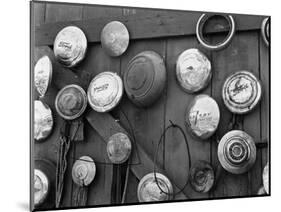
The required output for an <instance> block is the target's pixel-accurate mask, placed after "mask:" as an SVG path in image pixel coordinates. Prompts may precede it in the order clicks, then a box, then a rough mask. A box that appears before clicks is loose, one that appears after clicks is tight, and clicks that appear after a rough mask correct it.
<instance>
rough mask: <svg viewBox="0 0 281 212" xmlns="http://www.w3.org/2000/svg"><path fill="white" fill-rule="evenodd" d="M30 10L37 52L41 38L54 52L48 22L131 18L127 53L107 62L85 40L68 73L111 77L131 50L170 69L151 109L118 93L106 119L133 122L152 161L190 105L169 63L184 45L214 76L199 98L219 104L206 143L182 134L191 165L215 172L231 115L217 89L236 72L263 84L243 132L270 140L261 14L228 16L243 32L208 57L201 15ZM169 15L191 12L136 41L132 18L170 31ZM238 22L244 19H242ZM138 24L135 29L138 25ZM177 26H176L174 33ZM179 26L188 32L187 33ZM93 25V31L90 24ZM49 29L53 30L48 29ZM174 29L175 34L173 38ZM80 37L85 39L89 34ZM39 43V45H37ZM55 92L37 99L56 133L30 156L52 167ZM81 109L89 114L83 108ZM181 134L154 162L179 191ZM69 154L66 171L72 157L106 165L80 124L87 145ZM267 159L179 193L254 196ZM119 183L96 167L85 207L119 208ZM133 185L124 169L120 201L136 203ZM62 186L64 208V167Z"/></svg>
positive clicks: (110, 171) (95, 140) (54, 7)
mask: <svg viewBox="0 0 281 212" xmlns="http://www.w3.org/2000/svg"><path fill="white" fill-rule="evenodd" d="M33 5H34V17H33V18H34V24H35V26H36V28H34V32H36V33H35V34H34V36H35V37H34V39H35V40H36V41H35V43H36V45H37V44H38V45H39V46H36V49H38V48H39V47H40V45H42V43H44V42H45V41H46V42H47V44H48V45H49V47H50V48H52V44H51V43H50V42H49V40H48V39H49V38H46V39H45V41H44V42H43V40H44V39H43V40H42V39H41V38H42V34H40V30H41V31H42V30H43V31H44V29H45V28H44V26H48V27H50V26H52V24H54V26H56V27H57V26H58V25H56V24H57V23H60V22H61V23H66V24H67V23H68V24H70V23H82V24H84V23H87V22H83V21H88V20H101V22H102V21H103V20H107V19H106V18H109V19H114V20H115V19H116V20H123V19H124V20H129V22H130V21H132V20H133V21H134V24H135V25H136V27H135V28H133V27H132V28H129V27H128V30H129V32H130V34H131V35H132V36H133V37H136V39H132V40H130V44H129V47H128V49H127V51H126V52H125V54H124V55H122V56H121V57H118V58H111V57H109V56H108V55H106V54H105V52H104V51H103V49H102V48H101V45H100V43H99V42H98V41H97V42H96V41H95V42H89V44H88V45H89V48H88V51H87V56H86V58H85V60H84V61H83V62H82V63H81V65H79V66H78V67H77V68H76V69H75V70H73V72H74V73H75V74H76V75H78V77H79V78H80V79H82V80H83V79H86V78H87V79H89V78H92V77H94V76H95V75H97V74H98V73H100V72H103V71H112V72H116V73H118V74H119V75H121V76H122V73H123V71H124V70H125V69H126V66H127V63H128V61H129V60H130V59H131V58H132V57H133V56H135V55H136V54H137V53H139V52H141V51H144V50H153V51H156V52H157V53H159V54H160V55H161V56H162V57H163V58H164V60H165V64H166V67H167V72H168V81H167V84H166V88H165V90H164V92H163V94H162V96H161V98H160V99H159V100H158V101H157V102H156V103H155V104H153V105H152V106H151V107H149V108H146V109H142V108H137V107H136V106H134V105H133V104H132V103H131V102H130V101H129V100H128V98H127V97H126V95H124V96H123V98H122V101H121V103H120V105H119V106H118V107H117V108H116V109H115V110H114V111H113V112H111V115H113V117H114V118H116V119H119V120H120V125H121V126H123V127H124V128H125V129H127V130H128V131H129V130H130V129H129V127H128V123H127V121H126V120H125V119H124V117H123V116H122V114H121V113H120V109H122V110H123V111H125V113H126V114H127V116H128V118H129V120H130V122H131V123H132V126H133V129H134V134H135V136H136V142H137V143H138V144H139V145H140V146H141V147H142V148H143V149H144V151H145V152H146V153H147V154H148V155H149V156H150V157H151V158H153V153H154V151H155V148H156V143H157V141H158V140H159V137H160V135H161V134H162V132H163V130H164V128H165V127H166V126H167V125H169V120H172V121H173V122H174V123H176V124H179V125H180V126H182V127H183V128H184V129H185V124H184V114H185V111H186V107H187V105H188V104H189V103H190V102H191V101H192V99H193V98H194V95H192V94H187V93H185V92H184V91H183V90H182V89H181V88H180V86H179V85H178V84H177V82H176V77H175V64H176V59H177V57H178V55H179V54H180V53H181V52H182V51H184V50H186V49H188V48H198V49H200V50H201V51H202V52H204V53H205V54H206V55H207V56H208V58H209V59H210V61H211V64H212V71H213V78H212V80H211V83H210V84H209V86H208V87H207V88H206V89H204V90H203V91H202V92H200V93H205V94H209V95H211V96H212V97H213V98H214V99H215V100H216V101H217V102H218V104H219V107H220V111H221V121H220V124H219V128H218V130H217V133H216V134H215V135H214V136H212V137H211V138H210V139H209V140H208V141H204V142H203V141H199V140H196V139H194V138H193V137H191V136H190V134H189V133H188V132H187V131H186V136H187V138H188V142H189V145H190V148H191V157H192V162H195V161H196V160H199V159H201V160H206V161H208V162H210V163H211V164H212V165H213V167H214V169H215V170H217V168H218V167H219V162H218V158H217V141H218V140H219V139H220V138H221V137H222V136H223V135H224V134H225V133H226V132H227V131H228V130H229V123H230V121H231V119H232V114H231V113H230V112H229V111H228V110H227V109H226V107H225V106H224V104H223V101H222V97H221V89H222V84H223V82H224V80H225V79H226V77H227V76H229V75H230V74H232V73H234V72H235V71H237V70H249V71H251V72H252V73H254V74H255V76H257V77H258V78H259V79H260V80H261V83H262V86H263V96H262V101H261V104H260V105H259V106H258V107H257V108H256V109H255V110H254V111H253V112H251V113H250V114H247V115H245V116H243V117H239V124H240V126H241V127H242V129H244V130H245V131H246V132H247V133H249V134H250V135H251V136H253V138H254V139H255V141H256V142H269V51H268V48H267V47H266V46H265V44H264V42H263V40H262V37H261V34H260V29H259V25H260V23H261V20H262V19H263V17H260V16H246V15H244V16H243V15H235V16H234V18H235V19H236V20H237V22H238V23H237V26H238V28H239V27H241V28H240V29H239V31H238V32H237V33H236V34H235V36H234V39H233V40H232V42H231V44H230V45H229V46H228V47H227V48H226V49H224V50H222V51H218V52H211V51H208V50H205V49H203V48H202V47H201V46H200V44H199V43H198V41H197V39H196V36H195V34H194V32H195V30H194V27H195V25H196V20H197V18H198V17H199V16H200V14H201V13H195V12H182V11H181V12H179V11H178V12H177V11H170V12H169V11H162V10H146V9H136V8H121V7H102V6H90V5H87V6H83V5H73V4H54V3H34V4H33ZM171 14H172V15H176V16H177V15H178V16H179V17H180V16H181V15H183V14H184V15H185V14H189V15H190V17H191V18H190V19H188V20H186V19H184V20H182V19H179V20H181V22H175V27H174V28H173V31H169V29H170V28H168V27H167V28H165V30H166V31H165V30H164V31H163V32H162V31H161V33H162V36H159V37H158V38H149V37H148V35H147V34H146V35H145V37H144V39H141V33H142V30H141V26H139V24H140V23H139V22H138V20H140V19H141V18H142V17H144V16H146V17H150V19H151V22H153V21H154V20H158V19H154V18H159V19H160V22H159V25H160V26H162V27H165V26H166V25H167V26H169V19H168V18H166V19H163V21H162V22H161V17H169V16H170V15H171ZM148 20H149V19H148ZM243 20H245V22H244V21H243ZM247 20H248V22H247ZM75 21H77V22H75ZM129 22H128V23H129ZM46 24H47V25H46ZM48 24H49V25H48ZM104 24H105V23H104ZM125 24H126V23H125ZM59 26H60V25H59ZM84 26H85V25H84ZM138 26H139V27H140V28H138ZM176 26H179V27H178V28H176ZM185 26H186V27H187V28H185ZM40 27H41V28H40ZM92 27H93V28H94V27H95V26H92ZM144 27H145V26H144ZM188 27H189V28H191V29H189V28H188ZM192 27H193V28H192ZM35 29H36V31H35ZM161 29H162V28H161ZM49 30H50V31H52V29H51V28H50V29H49ZM134 30H135V31H136V33H135V31H134ZM149 30H150V31H151V33H153V32H154V31H155V34H157V33H158V34H160V32H159V30H158V31H157V28H151V29H149ZM188 30H189V31H190V32H189V33H187V34H186V35H184V34H182V33H180V32H181V31H182V32H185V31H188ZM44 32H45V31H44ZM143 32H144V33H146V30H145V29H143ZM165 32H167V36H166V35H165ZM177 32H179V33H178V34H177ZM37 33H38V34H37ZM85 33H86V36H87V32H85ZM97 33H98V32H96V34H97ZM137 33H138V34H137ZM36 36H37V37H36ZM38 36H39V38H40V39H39V38H38ZM40 36H41V37H40ZM52 36H55V35H52ZM90 36H91V38H92V37H93V41H94V35H92V34H91V35H90ZM220 36H221V35H220V33H213V34H212V35H211V39H213V40H215V39H219V38H220ZM43 38H44V36H43ZM41 41H42V43H41V44H40V42H41ZM48 42H49V43H48ZM38 57H39V56H38V53H36V51H35V55H34V60H33V61H32V62H33V64H35V62H36V60H38ZM85 76H86V78H85ZM86 85H87V83H86V84H84V87H86ZM59 89H60V87H59V86H56V85H54V84H52V87H51V88H50V90H49V91H48V93H47V95H46V97H44V98H43V99H42V101H43V102H46V103H47V104H48V105H49V106H50V107H51V109H52V111H53V113H54V118H55V128H54V131H53V133H52V135H51V136H50V137H49V138H48V139H47V140H46V141H45V142H42V143H35V156H40V157H44V158H47V159H50V160H52V161H54V162H55V158H56V154H57V148H58V135H59V129H60V126H61V123H62V119H61V118H60V117H59V116H58V115H57V114H56V111H55V108H54V99H55V96H56V93H57V92H58V90H59ZM34 98H35V99H36V98H38V97H37V95H36V94H35V95H34ZM87 110H91V109H90V108H88V109H87ZM181 136H182V135H181V134H180V133H179V132H178V131H177V130H171V131H169V132H168V133H167V134H166V136H165V138H164V142H163V144H162V147H161V149H160V151H161V153H159V156H158V161H159V164H158V165H159V166H160V167H161V168H162V169H164V170H165V171H166V173H169V178H170V179H171V180H172V181H173V182H177V185H178V186H179V187H181V186H183V185H184V183H185V181H186V177H187V174H188V168H189V167H188V163H187V151H186V149H185V147H184V145H185V144H184V142H183V140H182V137H181ZM70 155H71V156H70V158H69V164H68V166H69V167H72V164H73V162H74V158H78V157H80V156H82V155H89V156H91V157H92V158H93V159H94V160H96V161H100V162H102V161H104V162H105V163H106V161H107V160H108V159H107V156H106V151H105V144H104V142H103V141H102V138H101V136H100V135H99V134H98V133H97V132H96V131H95V130H94V129H93V128H92V127H91V126H90V125H89V124H88V122H86V121H85V141H83V142H78V143H77V144H76V146H75V148H72V149H71V153H70ZM267 160H268V149H267V148H258V150H257V161H256V163H255V165H254V167H253V169H251V171H250V172H249V173H246V174H242V175H232V174H230V173H227V172H222V175H221V177H220V179H219V181H218V182H217V185H216V187H215V188H214V189H213V190H211V191H210V192H209V193H206V194H201V193H197V192H195V191H193V190H192V189H191V188H190V187H189V186H188V187H187V188H186V191H185V193H186V194H188V196H189V198H190V199H198V198H200V199H202V198H214V197H238V196H251V195H256V193H257V191H258V189H259V187H260V186H261V184H262V176H261V173H262V169H263V167H264V166H265V164H266V162H267ZM121 169H122V170H123V169H124V167H121ZM123 171H124V170H123ZM123 171H122V172H123ZM151 171H152V170H151ZM117 178H118V177H117V168H116V167H114V166H112V165H108V164H102V163H101V164H97V177H96V179H95V180H94V182H93V183H92V184H91V186H90V189H89V197H88V205H89V206H90V205H104V204H110V203H113V204H114V203H119V200H118V198H119V199H120V192H121V191H120V186H119V189H118V185H117V184H116V183H117V180H116V179H117ZM122 180H124V176H123V174H122V175H121V181H122ZM119 182H120V179H119ZM122 182H123V181H122ZM138 182H139V179H138V177H136V176H135V175H134V173H133V172H130V175H129V183H128V190H127V197H126V203H136V202H137V196H136V190H137V185H138ZM65 187H66V191H65V195H64V197H63V205H62V206H64V207H69V206H71V198H72V193H73V191H72V189H73V183H72V180H71V170H70V169H68V170H67V176H66V186H65ZM121 190H122V187H121ZM118 193H119V194H118ZM118 196H119V197H118Z"/></svg>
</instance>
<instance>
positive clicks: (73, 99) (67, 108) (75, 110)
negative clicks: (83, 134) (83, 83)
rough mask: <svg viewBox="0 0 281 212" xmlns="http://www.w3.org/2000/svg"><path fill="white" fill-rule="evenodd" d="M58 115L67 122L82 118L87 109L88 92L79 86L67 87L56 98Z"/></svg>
mask: <svg viewBox="0 0 281 212" xmlns="http://www.w3.org/2000/svg"><path fill="white" fill-rule="evenodd" d="M55 106H56V110H57V112H58V114H59V115H60V116H61V117H62V118H64V119H67V120H73V119H76V118H78V117H80V116H81V115H82V114H83V112H84V111H85V109H86V107H87V96H86V92H85V91H84V90H83V88H81V87H80V86H78V85H74V84H72V85H67V86H65V87H64V88H62V89H61V90H60V91H59V93H58V94H57V96H56V100H55Z"/></svg>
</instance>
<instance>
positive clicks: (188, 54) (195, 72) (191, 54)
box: [176, 49, 212, 93]
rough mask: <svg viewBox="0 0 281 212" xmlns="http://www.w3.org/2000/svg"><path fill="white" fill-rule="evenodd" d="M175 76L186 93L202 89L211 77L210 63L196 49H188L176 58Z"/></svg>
mask: <svg viewBox="0 0 281 212" xmlns="http://www.w3.org/2000/svg"><path fill="white" fill-rule="evenodd" d="M176 76H177V80H178V82H179V84H180V86H181V87H182V88H183V89H184V90H185V91H186V92H188V93H194V92H198V91H200V90H202V89H204V88H205V87H206V86H207V85H208V83H209V82H210V79H211V77H212V72H211V63H210V61H209V60H208V58H207V57H206V56H205V55H204V54H203V53H202V52H200V51H199V50H198V49H188V50H186V51H184V52H182V53H181V54H180V56H179V57H178V59H177V66H176Z"/></svg>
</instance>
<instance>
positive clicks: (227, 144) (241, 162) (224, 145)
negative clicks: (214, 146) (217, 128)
mask: <svg viewBox="0 0 281 212" xmlns="http://www.w3.org/2000/svg"><path fill="white" fill-rule="evenodd" d="M218 158H219V161H220V163H221V165H222V167H223V168H224V169H225V170H227V171H229V172H231V173H233V174H242V173H245V172H247V171H248V170H249V169H250V168H251V167H252V166H253V165H254V163H255V161H256V146H255V142H254V140H253V138H252V137H251V136H250V135H248V134H247V133H246V132H244V131H241V130H232V131H230V132H228V133H226V134H225V135H224V136H223V137H222V139H221V140H220V142H219V146H218Z"/></svg>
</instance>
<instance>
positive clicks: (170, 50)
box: [165, 36, 210, 199]
mask: <svg viewBox="0 0 281 212" xmlns="http://www.w3.org/2000/svg"><path fill="white" fill-rule="evenodd" d="M189 48H199V49H200V47H199V45H198V42H197V40H196V38H195V36H189V37H185V38H171V39H168V43H167V69H168V88H167V100H166V114H165V122H166V126H167V125H169V120H171V121H172V122H174V123H175V124H178V125H180V126H181V127H182V128H183V129H184V130H185V132H186V136H187V139H188V143H189V147H190V153H191V159H192V163H194V162H195V161H196V160H206V161H207V162H210V151H209V149H210V140H206V141H200V140H199V139H196V138H194V137H192V136H191V135H190V134H189V133H187V130H186V129H187V128H186V125H185V118H184V117H185V113H186V109H187V107H188V105H189V104H190V103H191V101H192V100H193V98H194V97H195V96H196V94H188V93H186V92H184V91H183V89H182V88H181V87H180V86H179V84H178V83H177V80H176V61H177V58H178V56H179V55H180V54H181V53H182V52H183V51H185V50H187V49H189ZM200 50H201V51H203V52H204V53H205V54H206V52H205V51H204V50H202V49H200ZM206 55H207V56H208V54H206ZM200 93H205V94H210V85H209V86H208V88H206V89H204V90H203V91H202V92H200ZM187 154H188V153H187V150H186V147H185V143H184V140H183V137H182V135H181V134H180V133H179V132H178V130H173V129H171V130H170V131H168V132H167V133H166V137H165V169H166V170H167V172H170V173H173V176H174V177H173V179H172V180H173V181H175V182H178V184H179V185H182V186H183V185H184V184H185V182H186V180H187V177H188V174H189V173H188V169H189V168H190V167H188V155H187ZM186 189H187V190H188V193H189V194H190V195H189V196H190V198H191V199H196V198H207V197H208V196H209V195H208V193H205V194H202V193H198V192H196V191H194V190H193V189H191V188H190V186H188V187H187V188H186Z"/></svg>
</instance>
